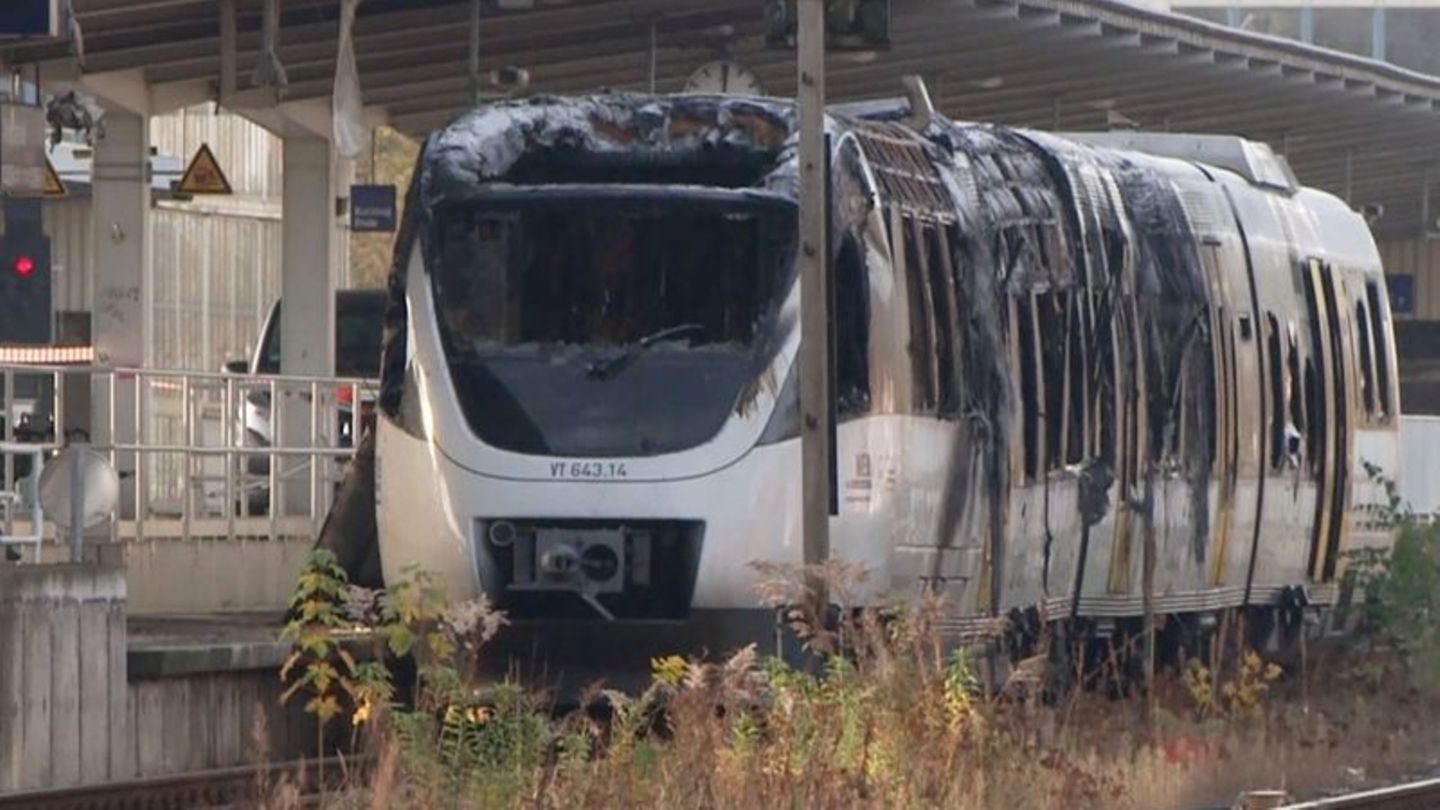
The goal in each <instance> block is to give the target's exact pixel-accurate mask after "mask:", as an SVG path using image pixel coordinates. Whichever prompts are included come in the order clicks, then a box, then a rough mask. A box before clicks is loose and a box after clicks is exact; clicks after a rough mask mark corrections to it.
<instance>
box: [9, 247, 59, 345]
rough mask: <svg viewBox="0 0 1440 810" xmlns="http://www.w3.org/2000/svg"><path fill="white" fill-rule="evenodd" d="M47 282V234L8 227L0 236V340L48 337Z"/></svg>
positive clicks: (42, 340)
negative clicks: (1, 238) (0, 237)
mask: <svg viewBox="0 0 1440 810" xmlns="http://www.w3.org/2000/svg"><path fill="white" fill-rule="evenodd" d="M50 284H51V273H50V239H49V237H47V236H45V235H44V234H43V233H38V232H37V230H36V229H16V228H14V227H12V228H10V229H9V232H8V233H6V235H5V237H4V238H3V240H0V343H9V344H45V343H49V342H50V341H51V338H52V325H51V320H52V319H51V313H50V297H51V291H50Z"/></svg>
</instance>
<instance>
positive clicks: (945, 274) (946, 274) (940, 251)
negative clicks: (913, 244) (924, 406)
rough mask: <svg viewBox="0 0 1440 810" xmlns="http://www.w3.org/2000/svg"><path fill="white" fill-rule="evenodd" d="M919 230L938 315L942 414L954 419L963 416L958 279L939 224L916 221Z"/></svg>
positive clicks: (936, 319) (927, 277)
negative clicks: (961, 403) (961, 404)
mask: <svg viewBox="0 0 1440 810" xmlns="http://www.w3.org/2000/svg"><path fill="white" fill-rule="evenodd" d="M916 227H917V228H918V229H919V238H920V240H921V242H922V243H923V244H924V247H925V269H926V273H925V277H926V279H927V280H928V281H929V286H930V300H931V301H932V302H933V303H934V311H935V337H936V341H937V343H936V346H935V355H936V361H937V362H936V370H937V373H938V374H939V377H938V380H937V383H938V394H939V402H938V406H939V412H940V415H941V416H955V415H956V414H958V413H959V412H960V371H959V368H958V366H959V358H958V355H957V351H956V350H957V344H958V343H959V340H958V334H959V331H958V330H959V326H960V314H959V300H958V296H957V292H956V289H955V277H954V273H953V272H952V271H951V268H950V253H949V244H948V242H947V240H946V239H945V232H944V231H943V230H942V229H941V226H940V225H939V224H938V223H934V222H919V221H917V222H916Z"/></svg>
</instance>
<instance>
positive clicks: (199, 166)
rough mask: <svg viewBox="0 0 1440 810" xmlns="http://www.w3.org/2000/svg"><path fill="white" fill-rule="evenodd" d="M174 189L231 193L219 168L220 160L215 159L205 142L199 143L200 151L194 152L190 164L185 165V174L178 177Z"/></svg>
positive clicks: (195, 192)
mask: <svg viewBox="0 0 1440 810" xmlns="http://www.w3.org/2000/svg"><path fill="white" fill-rule="evenodd" d="M175 190H176V191H178V192H179V193H181V194H231V193H233V192H232V191H231V189H230V181H229V180H227V179H226V178H225V172H224V171H222V170H221V169H220V161H218V160H216V159H215V153H214V152H211V151H210V145H209V144H206V143H202V144H200V151H198V152H196V153H195V157H194V158H191V160H190V165H189V166H186V167H185V174H184V175H182V176H181V177H180V184H179V185H177V186H176V187H175Z"/></svg>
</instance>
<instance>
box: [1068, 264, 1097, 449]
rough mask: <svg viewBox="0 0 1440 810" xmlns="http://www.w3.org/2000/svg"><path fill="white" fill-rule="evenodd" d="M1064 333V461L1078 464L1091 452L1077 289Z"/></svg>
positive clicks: (1080, 303) (1081, 313)
mask: <svg viewBox="0 0 1440 810" xmlns="http://www.w3.org/2000/svg"><path fill="white" fill-rule="evenodd" d="M1065 333H1066V341H1065V365H1066V374H1067V376H1066V378H1065V420H1066V423H1065V452H1064V457H1065V463H1066V464H1079V463H1081V462H1083V461H1084V460H1085V459H1086V457H1087V455H1088V454H1089V452H1090V447H1089V446H1088V441H1089V436H1088V435H1087V432H1086V430H1085V425H1086V422H1087V416H1088V414H1089V411H1090V407H1091V406H1090V391H1089V380H1087V379H1086V378H1085V369H1086V368H1088V367H1089V363H1087V362H1086V361H1087V358H1086V352H1085V337H1086V335H1085V304H1084V300H1083V298H1082V293H1080V292H1076V293H1074V294H1072V295H1071V296H1070V306H1069V308H1068V314H1067V316H1066V329H1065Z"/></svg>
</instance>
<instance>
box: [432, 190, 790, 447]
mask: <svg viewBox="0 0 1440 810" xmlns="http://www.w3.org/2000/svg"><path fill="white" fill-rule="evenodd" d="M794 214H795V212H794V208H793V206H792V205H790V204H789V203H788V202H786V201H781V200H773V201H771V200H756V199H753V198H751V197H743V198H742V197H728V196H720V195H718V194H709V195H698V194H697V195H696V196H695V197H694V198H692V199H687V198H679V197H676V196H675V195H654V196H641V195H635V194H616V193H613V192H603V193H601V192H597V193H595V194H588V195H587V194H577V193H569V192H567V193H566V194H564V195H559V194H557V195H520V196H507V195H504V194H496V195H494V196H493V197H488V198H486V199H484V200H483V201H477V202H475V203H473V204H459V205H453V206H450V207H445V208H441V209H440V210H439V211H437V217H436V223H435V229H434V231H433V232H432V234H431V237H432V238H431V239H430V240H429V243H428V244H427V251H426V253H427V255H426V260H427V272H428V273H429V274H430V276H431V279H432V282H433V284H434V299H435V305H434V306H435V316H436V321H437V323H438V326H439V331H440V337H441V343H442V345H443V347H444V350H445V354H446V357H447V360H448V361H449V364H450V368H451V376H452V379H453V381H454V388H455V394H456V397H457V399H458V400H459V403H460V406H461V408H462V411H463V412H464V414H465V418H466V420H467V422H468V423H469V424H470V427H471V429H472V431H474V433H475V434H476V436H477V437H478V438H480V440H482V441H484V442H486V443H487V444H490V445H491V446H494V447H498V448H500V449H504V450H509V451H512V452H519V453H529V454H535V455H565V456H580V457H616V456H632V457H634V456H653V455H659V454H663V453H669V452H677V451H680V450H685V449H689V448H692V447H695V446H697V445H699V444H701V443H702V442H704V441H707V440H709V439H711V438H712V437H714V436H715V435H716V434H717V433H718V432H719V430H720V429H721V428H722V427H723V426H724V425H725V424H726V422H727V420H728V419H729V418H730V416H731V415H732V414H733V413H735V412H737V411H738V410H739V409H741V408H744V407H746V405H747V403H748V402H749V399H748V397H751V396H753V393H751V392H753V391H755V390H758V389H757V386H756V385H755V384H754V383H755V380H756V378H757V376H758V375H759V374H760V373H761V372H762V371H763V370H764V369H765V368H766V367H767V366H768V365H769V364H770V362H771V361H772V360H773V357H774V355H775V353H776V352H777V351H778V347H779V345H780V342H781V337H782V336H781V335H780V334H779V329H780V327H779V323H778V310H779V303H780V301H781V299H782V298H783V295H784V293H785V291H787V290H789V289H790V287H791V286H792V285H793V281H794V261H793V259H794V235H795V215H794Z"/></svg>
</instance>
